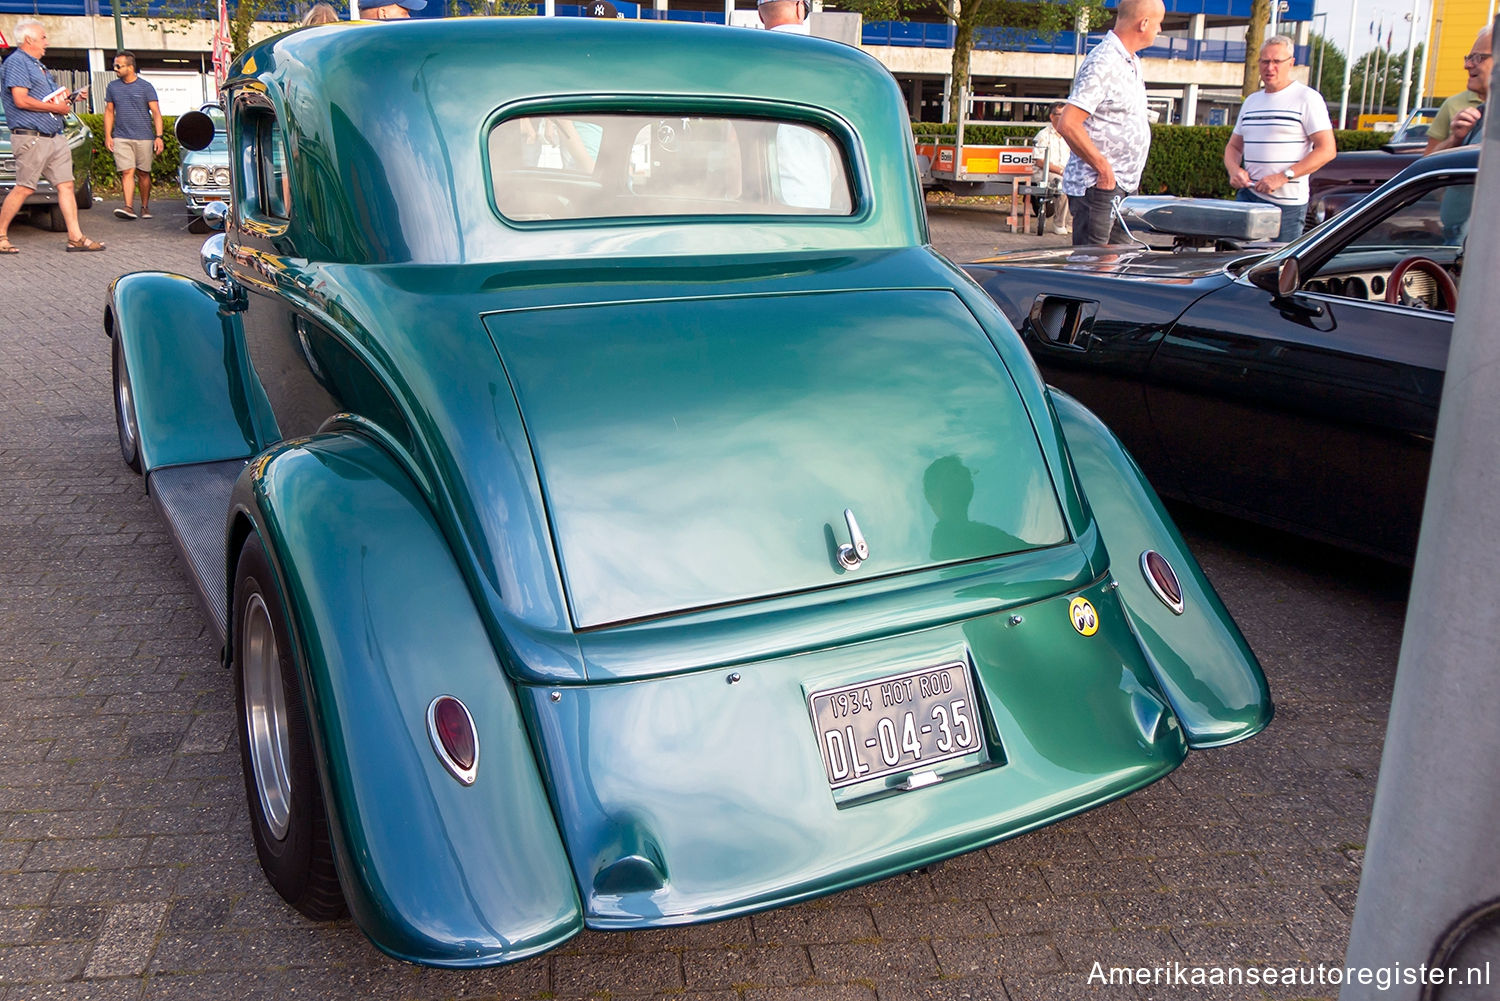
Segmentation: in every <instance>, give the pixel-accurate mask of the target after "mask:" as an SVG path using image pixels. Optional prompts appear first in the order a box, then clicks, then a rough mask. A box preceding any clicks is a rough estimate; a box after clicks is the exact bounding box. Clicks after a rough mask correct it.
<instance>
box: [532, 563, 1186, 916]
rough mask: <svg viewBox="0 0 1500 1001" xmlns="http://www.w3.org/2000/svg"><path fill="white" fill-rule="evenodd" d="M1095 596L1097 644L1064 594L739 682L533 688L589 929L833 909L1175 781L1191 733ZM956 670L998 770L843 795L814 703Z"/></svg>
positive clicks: (823, 653) (964, 768) (1101, 590)
mask: <svg viewBox="0 0 1500 1001" xmlns="http://www.w3.org/2000/svg"><path fill="white" fill-rule="evenodd" d="M1083 594H1084V596H1086V597H1087V598H1089V599H1090V600H1091V601H1092V602H1093V603H1094V606H1095V607H1096V608H1097V609H1099V611H1100V614H1101V616H1102V617H1103V619H1104V624H1103V625H1102V626H1101V629H1100V632H1099V634H1097V635H1096V636H1093V637H1089V638H1085V637H1083V636H1080V635H1079V634H1078V633H1077V632H1076V631H1074V630H1073V629H1072V628H1071V627H1069V626H1068V625H1067V622H1068V606H1069V601H1070V599H1071V598H1072V597H1073V595H1071V594H1064V595H1059V596H1057V597H1054V598H1049V599H1046V600H1044V601H1042V602H1038V603H1035V604H1032V605H1025V606H1021V607H1019V608H1017V609H1014V610H1010V611H1007V612H1003V613H994V614H988V615H981V616H977V617H975V618H972V619H966V620H963V621H960V622H955V623H952V624H949V625H946V626H942V627H939V628H934V629H928V630H921V631H916V632H903V633H900V634H898V635H895V636H891V637H887V638H884V639H881V640H877V641H871V642H865V643H856V644H848V645H842V646H839V647H835V648H831V649H825V650H820V651H816V652H809V653H805V654H801V655H796V656H792V657H787V658H778V659H773V660H768V661H762V662H756V663H752V664H746V665H741V666H740V667H738V668H737V669H736V676H737V677H738V678H739V680H738V681H736V682H735V683H733V684H726V680H727V678H728V676H729V673H728V672H727V671H710V672H697V673H694V674H690V675H684V676H677V677H672V678H664V679H658V680H656V681H652V682H650V683H646V684H629V685H619V684H611V685H599V686H590V687H588V688H583V689H568V690H564V691H563V692H562V694H561V698H560V699H559V700H558V701H556V702H554V701H552V700H551V697H550V694H549V692H548V691H547V690H546V689H540V688H527V689H525V690H524V691H525V694H526V695H527V696H528V698H527V701H526V711H527V715H528V718H530V719H531V720H532V721H533V722H534V724H535V732H536V734H537V739H538V743H539V754H540V757H541V761H542V767H543V769H544V772H545V774H546V776H547V780H548V786H549V788H550V789H551V790H552V791H553V796H554V802H555V804H556V808H557V813H558V816H559V817H560V818H561V823H562V827H563V830H564V837H565V838H566V840H567V842H568V845H569V852H570V856H571V858H572V860H573V865H574V874H575V877H576V878H577V881H578V885H579V886H580V887H581V888H582V890H583V893H584V897H585V905H586V914H587V921H588V924H589V925H590V927H597V928H630V927H641V926H649V925H652V924H656V923H679V922H682V921H687V920H702V919H705V918H723V917H729V916H733V915H735V914H739V913H745V912H748V911H754V910H760V909H763V908H765V907H767V906H771V905H777V904H785V903H790V902H793V901H796V900H800V899H804V898H806V897H809V896H813V895H818V894H822V893H827V892H831V891H833V890H836V889H840V888H843V887H847V886H851V885H855V884H857V883H861V882H866V881H868V880H870V879H875V878H879V877H881V876H886V875H891V874H893V873H897V872H902V871H905V870H907V869H910V868H912V867H913V866H916V865H920V864H922V863H923V860H924V859H926V860H930V859H933V858H942V857H947V856H949V855H953V854H957V853H959V852H962V851H968V850H972V849H974V848H977V847H980V846H981V845H984V844H987V843H990V842H993V841H996V840H999V839H1001V838H1004V837H1008V836H1010V835H1013V834H1017V833H1020V832H1022V831H1024V830H1027V829H1030V828H1032V827H1034V826H1037V825H1038V824H1039V823H1041V822H1042V821H1043V819H1044V818H1045V817H1047V816H1048V815H1054V816H1055V815H1058V814H1062V815H1066V814H1069V813H1074V812H1077V811H1079V810H1082V809H1086V808H1087V807H1089V806H1092V805H1095V804H1097V803H1100V802H1103V801H1105V800H1107V799H1110V798H1113V797H1115V796H1118V795H1121V794H1123V793H1125V792H1127V791H1129V790H1131V789H1134V788H1137V787H1139V786H1142V785H1145V784H1146V783H1148V782H1150V781H1152V780H1153V779H1154V778H1157V777H1160V776H1161V775H1163V774H1165V773H1166V772H1167V771H1169V770H1171V769H1172V768H1173V767H1175V766H1176V764H1177V763H1178V762H1179V761H1180V760H1181V757H1182V755H1183V754H1184V753H1185V749H1186V748H1185V745H1184V742H1183V738H1182V734H1181V731H1180V729H1179V728H1178V727H1177V725H1176V721H1175V719H1174V718H1173V717H1172V716H1171V714H1170V713H1169V712H1168V711H1167V709H1166V704H1165V699H1164V697H1163V696H1162V694H1161V692H1160V690H1159V688H1158V687H1157V685H1156V680H1155V678H1154V677H1153V676H1152V675H1151V673H1150V670H1149V668H1148V667H1147V665H1146V663H1145V662H1144V660H1143V658H1142V656H1141V653H1140V649H1139V647H1138V646H1136V644H1135V642H1134V639H1133V638H1132V637H1131V634H1130V631H1129V628H1128V627H1127V626H1126V624H1125V620H1124V617H1123V614H1122V612H1121V610H1120V608H1119V605H1118V603H1117V602H1116V601H1115V598H1114V595H1113V593H1112V592H1111V591H1110V589H1109V587H1108V585H1107V584H1105V583H1103V582H1100V583H1096V584H1095V585H1094V586H1092V587H1091V588H1088V589H1086V590H1085V591H1084V592H1083ZM1012 615H1020V616H1021V617H1022V618H1024V619H1025V622H1024V623H1022V624H1019V625H1014V626H1012V625H1010V624H1009V621H1010V617H1011V616H1012ZM1059 625H1060V626H1061V627H1062V628H1060V629H1059V628H1056V627H1057V626H1059ZM1106 633H1108V635H1109V636H1110V637H1111V638H1110V639H1109V640H1106V641H1104V642H1095V641H1096V640H1099V639H1100V638H1101V637H1103V636H1104V635H1105V634H1106ZM954 660H958V661H961V662H964V663H966V664H968V665H970V666H971V669H972V671H973V677H974V679H976V684H977V686H978V691H976V697H977V698H979V699H981V701H982V702H983V705H984V707H985V709H984V713H985V731H986V734H985V740H986V743H987V745H988V755H989V759H990V760H989V761H988V762H987V763H985V764H982V765H978V764H974V763H972V762H969V761H966V760H960V761H959V762H956V763H954V764H953V765H952V767H951V769H949V768H945V767H943V766H939V767H937V768H936V769H935V772H936V774H937V775H939V776H942V777H943V780H942V781H940V782H938V783H936V784H934V785H930V786H927V787H925V788H920V789H915V790H913V791H909V792H907V791H902V790H900V789H899V788H896V787H894V786H891V787H882V788H879V789H876V790H861V791H860V792H861V794H860V795H857V796H839V795H830V791H829V788H828V782H827V780H826V779H825V777H824V774H823V766H822V764H821V761H820V758H819V753H818V747H817V741H816V735H815V734H814V732H813V731H812V729H811V728H809V727H808V725H807V696H808V694H809V693H810V692H814V691H820V690H824V689H828V688H834V687H837V686H839V685H841V684H845V683H848V682H850V681H855V680H862V679H868V678H878V677H882V676H886V675H891V674H896V673H899V672H901V671H904V670H912V669H920V668H924V667H930V666H932V665H935V664H941V663H945V662H951V661H954ZM1037 664H1047V665H1049V667H1048V669H1046V670H1037V669H1035V668H1034V666H1033V665H1037ZM689 749H691V751H689ZM580 751H582V752H583V753H582V754H580ZM689 753H690V755H691V763H689V762H688V761H685V760H684V758H683V755H684V754H689ZM854 788H856V789H857V788H858V787H854ZM730 790H732V792H731V791H730ZM684 803H698V804H700V808H698V809H692V810H684V809H682V808H681V805H682V804H684ZM624 859H630V860H636V859H639V860H640V861H639V862H635V861H632V863H631V864H630V865H628V866H626V867H623V868H620V867H619V866H620V860H624Z"/></svg>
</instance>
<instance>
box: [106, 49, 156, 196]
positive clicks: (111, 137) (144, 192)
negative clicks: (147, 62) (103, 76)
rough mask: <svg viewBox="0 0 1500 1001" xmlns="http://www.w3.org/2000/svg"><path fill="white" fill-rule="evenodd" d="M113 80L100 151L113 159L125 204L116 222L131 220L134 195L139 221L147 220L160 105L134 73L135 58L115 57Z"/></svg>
mask: <svg viewBox="0 0 1500 1001" xmlns="http://www.w3.org/2000/svg"><path fill="white" fill-rule="evenodd" d="M115 77H116V79H114V80H111V81H110V82H109V86H108V87H105V88H104V148H105V149H107V150H109V151H110V152H111V153H113V154H114V155H115V167H116V168H117V169H118V170H119V171H120V186H121V187H122V188H123V189H124V192H125V204H124V205H123V206H122V207H120V208H117V209H115V216H116V217H117V218H120V219H127V220H134V219H135V218H136V214H135V206H134V204H132V200H133V198H134V195H135V192H136V190H137V189H139V191H140V194H141V214H140V218H142V219H150V218H151V162H152V160H154V159H155V157H156V154H158V153H160V152H161V151H162V130H161V104H160V103H158V101H157V99H156V88H155V87H153V86H151V82H150V81H149V80H145V79H143V78H141V77H140V76H138V75H137V74H136V71H135V54H134V53H132V52H121V53H119V54H118V55H116V56H115Z"/></svg>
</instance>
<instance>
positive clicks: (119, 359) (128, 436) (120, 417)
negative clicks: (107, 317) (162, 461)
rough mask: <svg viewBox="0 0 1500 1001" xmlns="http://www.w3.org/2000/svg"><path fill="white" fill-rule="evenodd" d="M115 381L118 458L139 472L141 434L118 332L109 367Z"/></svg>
mask: <svg viewBox="0 0 1500 1001" xmlns="http://www.w3.org/2000/svg"><path fill="white" fill-rule="evenodd" d="M110 367H111V368H112V369H113V370H114V379H115V427H116V429H117V430H118V431H119V433H120V457H121V458H122V459H124V460H125V465H126V466H128V467H130V468H131V469H132V470H134V471H135V472H137V473H138V472H140V471H141V440H140V439H141V432H140V425H139V424H138V422H137V421H136V416H135V392H134V391H133V390H132V389H131V388H130V373H129V372H127V371H126V370H125V349H124V347H122V346H121V344H120V331H119V330H118V329H116V330H115V332H114V348H113V349H112V358H111V366H110Z"/></svg>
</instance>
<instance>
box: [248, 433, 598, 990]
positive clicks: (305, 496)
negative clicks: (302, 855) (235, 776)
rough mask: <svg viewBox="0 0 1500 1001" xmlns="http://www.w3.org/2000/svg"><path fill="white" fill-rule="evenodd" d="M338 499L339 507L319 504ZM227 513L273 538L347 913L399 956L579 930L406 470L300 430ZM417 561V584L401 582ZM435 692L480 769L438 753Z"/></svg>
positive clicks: (495, 694)
mask: <svg viewBox="0 0 1500 1001" xmlns="http://www.w3.org/2000/svg"><path fill="white" fill-rule="evenodd" d="M333 510H336V511H338V512H339V517H338V518H335V519H331V520H330V519H323V518H314V517H310V515H311V514H312V513H313V512H318V511H333ZM229 518H230V524H231V525H232V526H236V527H232V528H231V530H230V531H231V535H232V537H235V538H241V537H243V535H244V533H245V532H247V531H255V532H258V533H260V535H261V536H262V538H263V540H264V541H265V543H266V549H267V552H270V553H274V554H276V555H275V569H276V573H277V577H278V584H279V586H280V588H281V592H282V599H283V601H284V602H285V603H286V604H287V605H288V607H290V608H291V609H293V610H294V614H293V616H292V620H293V621H294V622H295V623H296V624H297V635H296V636H295V637H294V638H293V642H294V643H295V644H296V645H297V647H298V651H299V656H298V658H297V661H298V664H299V668H300V670H301V671H302V672H303V686H304V687H303V690H304V691H305V692H306V693H307V702H308V707H309V715H310V719H311V720H313V721H315V723H316V725H315V726H314V727H313V728H312V730H313V739H314V741H315V743H316V744H317V745H318V746H319V747H320V748H321V749H322V751H323V753H320V754H318V755H317V758H318V762H319V765H320V772H321V781H322V784H323V788H324V793H325V801H326V802H327V803H328V805H329V820H330V828H331V832H332V836H333V837H334V838H335V839H336V841H337V842H338V851H337V852H336V855H335V858H336V859H337V860H338V862H339V863H340V865H339V881H340V883H341V885H342V886H343V889H344V896H345V899H346V900H347V901H348V903H349V907H350V911H351V913H352V914H353V916H354V918H355V920H356V921H358V922H359V924H360V926H361V927H362V928H364V929H365V930H366V931H367V932H368V933H369V935H370V938H371V939H372V940H373V941H374V942H375V943H376V944H377V945H379V946H380V947H381V948H382V949H383V950H385V951H386V952H388V953H390V954H391V955H393V956H396V957H397V958H399V959H405V960H408V961H413V962H423V963H428V964H432V965H438V966H450V967H463V966H471V965H485V964H487V963H490V962H493V960H494V957H495V956H497V955H503V956H505V957H506V958H507V959H511V960H514V959H521V958H524V957H526V956H529V955H533V954H535V953H537V952H540V951H543V950H545V949H549V948H552V947H553V946H555V945H557V944H559V943H560V942H562V941H564V940H566V939H567V938H569V937H571V936H572V935H573V934H575V933H576V932H577V931H578V930H579V928H580V927H581V919H580V912H579V903H578V895H577V892H576V890H575V888H574V885H573V880H572V877H571V875H570V874H569V871H568V866H567V857H566V855H565V854H564V852H563V848H562V844H561V843H560V841H559V840H558V834H557V825H556V823H555V822H554V820H553V818H552V813H551V810H550V808H549V807H548V804H547V797H546V794H545V792H544V791H543V790H542V786H541V782H540V778H539V776H538V774H537V769H536V764H535V762H534V760H533V758H532V754H531V747H530V745H529V742H528V740H527V735H526V734H527V731H526V727H525V725H524V724H523V723H522V721H521V719H520V715H519V706H518V705H517V702H516V696H515V693H514V692H513V690H512V689H511V687H510V685H508V684H507V683H506V681H505V675H504V672H503V671H502V670H501V668H500V665H499V663H498V661H497V657H496V654H495V651H494V647H493V645H492V643H491V640H490V638H489V636H488V635H487V634H486V633H485V631H484V628H483V625H482V623H481V621H480V619H479V617H478V616H477V615H476V614H475V611H474V607H473V603H472V600H471V599H470V597H469V593H468V587H467V585H466V583H465V582H464V579H463V576H462V575H461V574H460V573H459V571H458V568H457V566H456V565H455V564H454V562H453V559H452V556H451V554H450V552H449V549H448V546H447V543H446V541H445V540H444V538H443V535H442V532H441V530H440V529H439V528H438V526H437V524H436V523H435V521H434V520H433V518H432V515H431V512H430V511H429V510H428V508H427V506H426V502H425V500H424V499H423V498H422V496H421V493H420V492H419V491H418V490H417V489H416V488H415V487H414V485H413V484H412V483H411V481H410V479H409V477H408V476H407V475H406V473H405V471H404V470H402V469H401V468H400V467H399V466H398V465H397V463H396V462H394V461H393V460H392V458H391V456H390V455H389V453H387V452H385V451H384V450H383V449H382V448H380V447H379V446H378V445H376V444H374V443H372V442H370V441H369V440H368V439H364V438H361V437H357V436H353V435H340V434H329V435H323V436H319V437H317V438H312V439H306V440H303V441H302V442H299V443H296V444H288V445H285V446H280V447H278V448H276V449H273V450H271V451H269V452H266V453H264V454H262V455H261V456H260V457H259V458H257V459H256V461H255V462H254V463H252V464H251V465H250V466H249V467H247V469H246V471H245V473H244V474H242V476H241V478H240V482H239V484H238V485H237V486H236V489H235V498H234V501H233V503H232V505H231V508H230V512H229ZM236 523H238V524H236ZM377 537H378V538H379V539H380V542H379V544H378V545H374V546H372V545H370V544H369V542H370V540H372V539H374V538H377ZM231 551H232V552H237V551H238V547H237V546H236V547H231ZM415 566H420V567H421V568H422V586H421V587H419V588H412V587H410V586H408V583H407V573H408V570H409V568H411V567H415ZM416 665H420V666H421V670H419V671H417V670H413V667H414V666H416ZM436 694H447V695H452V696H454V697H457V698H459V699H460V700H462V701H463V702H464V704H465V705H466V706H467V707H468V708H469V712H470V714H471V715H472V716H473V718H474V720H475V724H476V727H477V729H478V746H479V748H480V755H481V758H480V766H481V767H479V768H478V769H477V776H476V780H475V782H474V784H473V785H471V786H464V785H461V784H460V783H459V782H458V781H457V780H455V779H454V778H453V776H452V775H450V774H449V773H448V772H447V771H446V770H444V768H443V766H442V765H441V764H440V763H439V761H438V758H437V756H436V755H434V754H433V753H432V748H431V743H430V738H429V736H428V733H427V728H426V710H427V705H428V703H429V702H430V701H431V700H432V699H433V698H434V697H435V695H436Z"/></svg>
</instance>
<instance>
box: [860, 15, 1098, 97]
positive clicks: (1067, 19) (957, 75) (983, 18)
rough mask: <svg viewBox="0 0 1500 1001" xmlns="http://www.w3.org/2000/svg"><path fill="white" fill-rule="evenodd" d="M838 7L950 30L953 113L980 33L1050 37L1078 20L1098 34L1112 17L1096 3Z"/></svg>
mask: <svg viewBox="0 0 1500 1001" xmlns="http://www.w3.org/2000/svg"><path fill="white" fill-rule="evenodd" d="M839 6H840V7H842V8H845V9H848V10H852V11H857V12H858V13H860V14H862V15H864V18H865V20H867V21H925V20H928V19H930V18H932V17H933V16H934V15H936V16H939V17H941V18H943V19H944V20H945V21H946V22H947V23H949V24H951V25H953V28H954V34H953V68H952V74H953V83H952V85H951V88H950V89H949V91H948V104H949V107H951V108H954V109H957V108H958V107H959V103H960V99H959V91H960V89H961V88H967V87H968V84H969V57H970V55H971V54H972V53H973V51H974V36H975V33H976V32H977V31H979V30H980V29H982V28H1004V29H1009V30H1011V31H1014V32H1015V33H1016V34H1017V35H1018V36H1020V35H1024V34H1026V33H1030V32H1036V33H1039V34H1042V35H1048V36H1051V35H1056V34H1057V33H1058V32H1060V31H1067V30H1070V29H1072V28H1073V26H1074V25H1075V24H1077V23H1078V21H1079V19H1080V18H1086V20H1085V21H1084V22H1083V23H1085V24H1087V25H1090V26H1091V27H1094V28H1095V29H1096V30H1097V29H1098V28H1100V27H1102V26H1103V25H1105V24H1107V23H1109V20H1110V18H1112V17H1113V16H1114V15H1113V14H1112V12H1110V11H1109V10H1107V9H1106V8H1105V6H1104V4H1103V3H1102V2H1100V0H951V2H950V0H844V2H842V3H840V4H839ZM1017 40H1018V41H1019V40H1020V39H1019V37H1018V39H1017Z"/></svg>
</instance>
